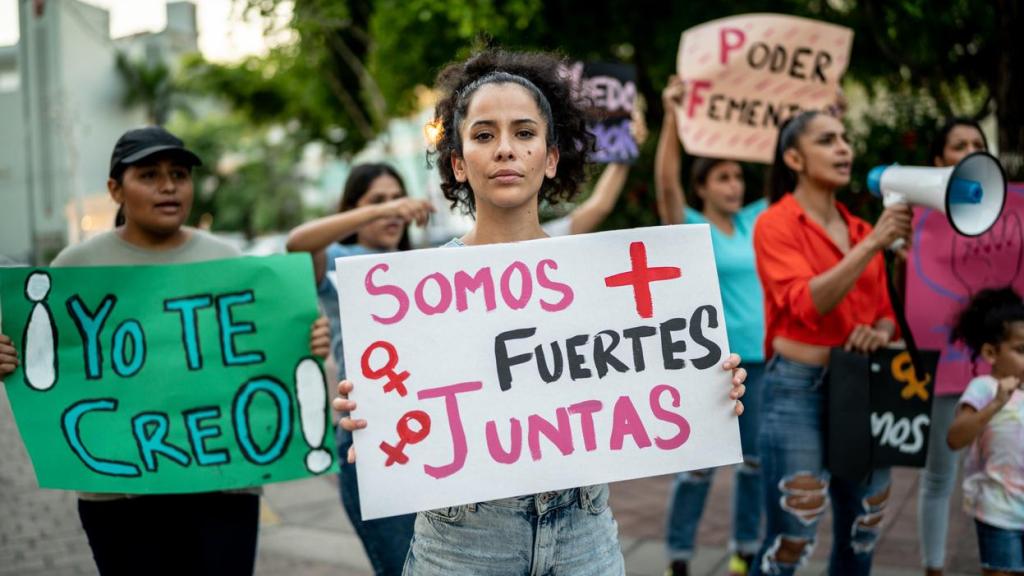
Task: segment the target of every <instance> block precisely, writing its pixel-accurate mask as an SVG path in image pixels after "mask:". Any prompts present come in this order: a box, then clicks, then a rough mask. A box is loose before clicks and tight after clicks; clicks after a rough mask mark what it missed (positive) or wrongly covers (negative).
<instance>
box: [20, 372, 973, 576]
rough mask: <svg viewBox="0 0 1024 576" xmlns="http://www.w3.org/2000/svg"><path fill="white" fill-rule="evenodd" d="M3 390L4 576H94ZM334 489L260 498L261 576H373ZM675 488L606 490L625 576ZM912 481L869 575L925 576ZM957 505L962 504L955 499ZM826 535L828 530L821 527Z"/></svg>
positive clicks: (724, 507)
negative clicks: (40, 478)
mask: <svg viewBox="0 0 1024 576" xmlns="http://www.w3.org/2000/svg"><path fill="white" fill-rule="evenodd" d="M2 388H3V387H2V386H0V462H2V465H0V576H15V575H17V576H37V575H38V576H42V575H47V576H65V575H66V576H71V575H95V574H96V570H95V567H94V566H93V562H92V555H91V552H90V551H89V544H88V542H87V541H86V538H85V534H84V533H83V532H82V529H81V526H80V524H79V521H78V513H77V510H76V507H75V498H74V495H73V494H72V493H70V492H62V491H54V490H40V489H38V488H36V487H35V477H34V475H33V473H32V467H31V465H30V463H29V461H28V457H27V455H26V454H25V449H24V447H23V445H22V443H21V438H20V436H19V435H18V431H17V428H16V427H15V424H14V419H13V417H12V415H11V411H10V404H9V403H8V402H7V397H6V393H5V392H4V391H3V390H2ZM731 482H732V474H731V471H728V470H722V471H720V473H719V474H717V475H716V477H715V485H714V487H713V488H712V491H711V495H710V497H709V499H708V505H707V509H706V510H705V513H704V522H703V524H702V525H701V531H700V534H699V536H698V541H699V544H700V549H699V551H698V553H697V557H696V558H695V562H694V565H693V569H692V571H691V572H692V573H693V574H695V575H700V574H707V575H715V576H719V575H724V574H725V564H726V560H727V558H726V553H725V546H726V542H727V541H728V534H729V518H730V512H729V511H730V509H731ZM336 484H337V480H336V478H334V477H329V478H309V479H306V480H300V481H295V482H285V483H281V484H271V485H268V486H266V488H265V497H264V499H263V500H264V505H263V511H262V514H261V531H260V543H259V558H258V560H257V565H256V573H257V574H259V575H260V576H277V575H286V576H328V575H330V576H371V571H370V566H369V563H368V562H367V560H366V557H365V555H364V553H363V550H362V547H361V545H360V544H359V540H358V538H357V537H356V535H355V533H354V532H353V530H352V527H351V525H350V524H349V523H348V520H347V518H346V517H345V514H344V512H343V511H342V508H341V505H340V503H339V502H338V496H337V485H336ZM670 486H671V478H670V477H667V476H661V477H656V478H647V479H643V480H634V481H630V482H620V483H617V484H614V485H612V508H613V509H614V511H615V516H616V518H617V519H618V522H619V534H620V539H621V542H622V552H623V554H624V555H625V558H626V571H627V573H628V574H629V575H630V576H661V575H662V574H663V573H664V569H665V552H664V543H663V538H664V525H663V524H664V516H665V505H666V502H667V500H668V490H669V487H670ZM916 495H917V473H916V471H912V470H898V471H896V472H895V473H894V483H893V490H892V496H891V499H890V503H889V508H888V511H887V516H886V520H885V528H884V529H883V530H884V531H883V534H882V538H881V542H880V543H879V545H878V549H877V552H876V554H875V570H874V574H877V575H881V576H910V575H912V574H913V575H917V574H920V573H921V570H920V569H919V568H918V565H919V552H918V546H917V527H916V526H917V522H916V513H917V498H916ZM954 502H955V503H957V504H958V503H959V502H960V494H959V491H957V493H956V494H954ZM823 525H825V526H827V525H828V522H827V521H826V522H825V523H823ZM826 532H827V530H824V529H823V530H822V531H821V533H820V541H819V544H818V547H817V550H816V552H815V554H814V557H813V560H812V562H810V563H809V565H808V566H807V567H806V568H804V569H803V570H801V572H800V574H804V575H815V576H816V575H819V574H824V569H825V563H824V561H825V560H826V558H825V556H826V554H827V551H828V548H829V545H828V541H829V537H828V534H827V533H826ZM949 542H950V546H949V550H948V553H947V554H948V559H947V572H946V573H947V574H948V575H950V576H957V575H966V574H976V573H977V572H978V559H977V545H976V542H975V536H974V528H973V524H972V523H971V522H970V520H969V518H967V517H965V516H964V515H963V514H962V513H960V512H959V511H957V510H954V512H953V513H952V515H951V527H950V535H949Z"/></svg>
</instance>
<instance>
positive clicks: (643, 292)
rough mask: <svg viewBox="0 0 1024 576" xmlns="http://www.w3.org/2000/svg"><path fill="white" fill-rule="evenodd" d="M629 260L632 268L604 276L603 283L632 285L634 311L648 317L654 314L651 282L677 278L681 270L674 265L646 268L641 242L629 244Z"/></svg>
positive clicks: (644, 249)
mask: <svg viewBox="0 0 1024 576" xmlns="http://www.w3.org/2000/svg"><path fill="white" fill-rule="evenodd" d="M629 260H630V262H631V263H632V264H633V268H632V270H630V271H629V272H622V273H620V274H615V275H612V276H608V277H606V278H605V279H604V285H605V286H607V287H609V288H614V287H616V286H630V285H632V286H633V298H634V299H635V300H636V313H637V314H639V315H640V317H641V318H650V317H651V316H654V304H653V303H652V302H651V282H656V281H658V280H671V279H673V278H679V277H680V276H681V275H682V272H680V270H679V268H677V267H675V266H657V267H654V268H648V267H647V247H646V246H644V243H643V242H633V243H631V244H630V245H629Z"/></svg>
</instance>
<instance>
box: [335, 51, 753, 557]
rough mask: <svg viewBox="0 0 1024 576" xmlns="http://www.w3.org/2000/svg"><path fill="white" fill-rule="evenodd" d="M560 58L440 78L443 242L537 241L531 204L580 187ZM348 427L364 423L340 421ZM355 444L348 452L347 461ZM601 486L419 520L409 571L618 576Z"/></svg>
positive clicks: (473, 65)
mask: <svg viewBox="0 0 1024 576" xmlns="http://www.w3.org/2000/svg"><path fill="white" fill-rule="evenodd" d="M559 64H561V60H560V59H559V58H557V57H555V56H552V55H549V54H543V53H513V52H504V51H493V50H492V51H486V52H483V53H480V54H477V55H475V56H473V57H471V58H470V59H469V60H467V61H465V62H459V63H456V64H452V65H450V66H448V67H447V68H445V69H444V70H443V71H442V72H441V73H440V75H439V76H438V85H439V89H440V92H441V94H442V99H441V100H440V102H439V103H438V105H437V112H436V115H437V121H438V122H439V123H440V125H441V126H442V128H443V132H442V136H441V138H440V139H439V141H438V142H437V145H436V151H435V154H436V158H437V159H438V169H439V171H440V173H441V182H442V189H443V191H444V193H445V197H446V198H448V199H449V200H451V201H452V203H453V205H455V206H461V207H463V208H464V209H466V210H468V211H471V212H474V213H475V215H476V223H475V225H474V227H473V229H472V230H470V232H468V233H467V234H466V235H465V236H463V237H462V238H460V239H455V240H453V241H452V242H450V243H449V245H450V246H466V245H481V244H496V243H505V242H516V241H521V240H531V239H538V238H544V237H545V236H546V235H545V234H544V231H543V229H542V228H541V226H540V221H539V219H538V213H537V208H538V202H539V201H541V200H547V201H549V202H555V201H559V200H562V199H568V198H570V197H571V196H572V195H573V194H574V193H576V191H577V189H578V188H579V184H580V182H581V181H582V179H583V177H584V165H585V162H586V155H587V152H588V151H589V150H590V148H591V147H592V137H591V136H590V134H589V133H588V132H587V131H586V127H585V118H584V113H583V111H582V110H581V109H580V107H579V105H578V103H577V102H575V101H574V100H573V99H572V98H571V96H570V87H569V84H568V82H567V79H566V78H563V77H562V76H560V75H559V74H558V70H559ZM738 364H739V358H738V357H737V356H735V355H733V356H730V357H729V358H728V359H727V360H726V362H725V363H724V365H723V369H725V370H732V371H734V377H733V379H732V388H731V389H730V391H729V395H730V398H732V399H734V400H736V401H737V402H736V413H737V414H739V413H741V412H742V404H741V403H740V402H739V401H738V399H739V397H740V396H742V395H743V391H744V388H743V380H744V378H745V376H746V375H745V371H744V370H743V369H742V368H738V367H737V366H738ZM352 388H353V384H352V382H350V381H348V380H344V381H342V382H341V383H339V385H338V391H339V393H340V394H341V396H342V398H340V399H338V400H336V401H335V403H334V406H335V408H336V409H338V410H343V411H354V410H356V408H357V407H356V405H355V402H353V401H350V400H348V399H347V396H348V394H349V393H350V392H351V391H352ZM341 425H342V426H343V427H345V428H346V429H347V430H357V429H360V428H365V427H366V425H367V423H366V420H362V419H353V418H351V417H348V418H345V419H343V420H342V422H341ZM354 457H355V455H354V453H350V458H353V459H354ZM624 570H625V569H624V566H623V559H622V553H621V550H620V548H619V542H618V534H617V528H616V524H615V521H614V519H613V518H612V515H611V511H610V510H609V509H608V488H607V486H605V485H599V486H588V487H581V488H573V489H569V490H560V491H556V492H547V493H544V494H536V495H530V496H523V497H518V498H506V499H503V500H496V501H492V502H482V503H477V504H471V505H464V506H455V507H449V508H444V509H439V510H432V511H428V512H421V513H419V514H417V517H416V527H415V534H414V536H413V541H412V546H411V548H410V550H409V556H408V558H407V559H406V564H405V573H406V574H411V575H424V574H426V575H441V574H444V575H453V574H454V575H458V574H473V575H488V574H494V575H507V574H541V573H560V574H561V573H564V574H588V575H616V576H618V575H621V574H623V573H624Z"/></svg>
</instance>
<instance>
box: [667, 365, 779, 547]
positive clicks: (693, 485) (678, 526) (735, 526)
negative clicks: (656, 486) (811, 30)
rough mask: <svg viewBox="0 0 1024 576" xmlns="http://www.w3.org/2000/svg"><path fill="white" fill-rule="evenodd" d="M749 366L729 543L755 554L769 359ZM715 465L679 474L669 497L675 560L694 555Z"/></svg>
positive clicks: (669, 541) (669, 537) (670, 538)
mask: <svg viewBox="0 0 1024 576" xmlns="http://www.w3.org/2000/svg"><path fill="white" fill-rule="evenodd" d="M743 367H744V368H746V369H747V382H746V384H747V393H746V394H745V395H744V396H743V407H744V410H743V415H742V416H740V442H741V443H742V445H743V463H742V464H740V465H739V466H737V467H736V480H735V482H736V485H735V486H734V488H733V498H732V540H731V541H730V542H729V549H730V550H732V551H734V552H738V553H740V554H754V553H756V552H757V549H758V547H759V546H760V543H761V539H760V536H761V510H762V508H763V505H764V504H763V502H762V497H763V496H764V488H763V487H762V482H761V461H760V458H759V457H758V448H759V444H760V437H759V435H760V424H761V393H762V388H763V386H762V382H761V381H762V377H763V375H764V364H763V363H753V364H746V363H744V364H743ZM714 472H715V471H714V469H713V468H709V469H707V470H691V471H689V472H683V473H681V474H679V475H677V476H676V479H675V482H674V483H673V486H672V494H671V497H670V499H669V507H668V509H669V513H668V530H667V531H666V534H667V535H666V537H665V540H666V544H667V545H668V556H669V560H690V559H691V558H692V557H693V548H694V546H693V543H694V540H695V538H696V536H697V527H698V526H699V525H700V518H701V515H702V514H703V513H704V503H705V501H706V500H707V497H708V490H710V488H711V479H712V478H713V477H714Z"/></svg>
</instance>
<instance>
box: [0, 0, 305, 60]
mask: <svg viewBox="0 0 1024 576" xmlns="http://www.w3.org/2000/svg"><path fill="white" fill-rule="evenodd" d="M74 1H77V0H46V4H47V5H48V6H47V9H52V8H53V6H55V5H56V3H58V2H74ZM82 2H83V3H85V4H92V5H93V6H99V7H101V8H104V9H106V10H108V11H109V12H110V35H111V36H112V37H114V38H119V37H121V36H128V35H131V34H136V33H138V32H156V31H159V30H162V29H163V28H164V26H165V25H166V23H167V12H166V10H165V5H166V3H167V2H166V0H82ZM193 3H194V4H196V20H197V26H198V28H199V50H200V51H201V52H202V53H203V55H204V56H206V58H207V59H209V60H214V61H233V60H238V59H240V58H242V57H244V56H246V55H249V54H262V53H264V52H265V51H266V49H267V43H266V41H264V39H263V22H262V21H261V20H259V19H258V18H252V19H248V20H246V19H244V18H243V16H244V15H243V14H242V5H243V4H244V2H241V1H240V0H193ZM284 4H285V5H284V6H283V7H282V12H281V17H282V18H287V16H288V14H289V13H290V4H287V3H284ZM19 5H22V6H31V2H25V1H24V0H0V46H6V45H10V44H16V43H17V42H18V6H19Z"/></svg>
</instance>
